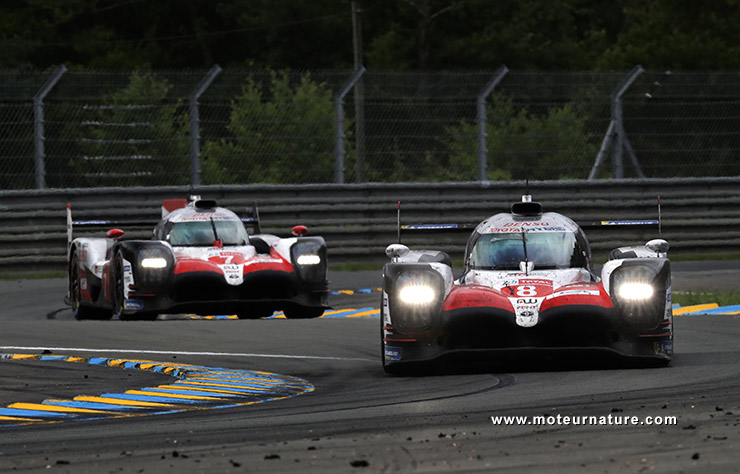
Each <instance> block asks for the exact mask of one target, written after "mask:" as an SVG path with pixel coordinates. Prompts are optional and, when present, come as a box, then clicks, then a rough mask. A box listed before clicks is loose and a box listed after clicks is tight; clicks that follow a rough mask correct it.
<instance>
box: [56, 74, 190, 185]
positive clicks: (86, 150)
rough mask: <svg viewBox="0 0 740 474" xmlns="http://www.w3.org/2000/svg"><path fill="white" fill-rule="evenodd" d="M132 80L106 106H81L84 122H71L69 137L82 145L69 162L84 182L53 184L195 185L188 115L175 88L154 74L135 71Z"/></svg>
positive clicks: (104, 102) (105, 101)
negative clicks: (171, 96)
mask: <svg viewBox="0 0 740 474" xmlns="http://www.w3.org/2000/svg"><path fill="white" fill-rule="evenodd" d="M129 81H130V82H129V83H128V85H126V86H125V87H124V88H122V89H119V90H116V91H114V92H111V93H109V94H108V95H106V96H105V97H103V98H102V104H101V105H97V106H88V107H80V109H79V110H80V111H81V112H83V113H84V115H83V116H81V117H80V119H81V120H80V121H79V122H72V121H69V122H68V126H69V127H71V128H70V129H69V130H68V131H67V133H66V134H65V135H67V136H75V137H76V140H75V141H76V144H77V147H78V150H77V153H73V154H72V158H71V159H70V161H69V171H70V176H69V179H76V180H80V182H78V183H74V182H70V181H69V179H68V180H67V182H66V183H50V184H51V185H58V186H60V185H62V184H64V185H67V186H71V185H75V186H95V185H100V184H101V183H103V184H110V183H114V184H118V185H129V186H133V185H140V186H141V185H144V186H147V185H148V186H151V185H156V184H160V183H162V181H163V179H166V180H167V181H168V183H169V184H186V183H188V182H189V179H190V162H189V160H188V147H189V141H188V138H187V132H188V131H187V117H186V116H185V114H184V112H183V109H182V107H181V106H180V104H178V103H177V102H175V103H171V102H170V101H169V100H168V95H169V92H170V89H171V87H172V86H171V85H170V84H169V83H168V81H167V80H165V79H163V78H161V77H157V76H155V75H154V74H151V73H142V72H134V73H132V74H131V76H130V79H129ZM78 124H79V125H78ZM162 157H166V158H167V159H166V160H163V159H161V158H162Z"/></svg>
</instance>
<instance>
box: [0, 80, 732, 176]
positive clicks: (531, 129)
mask: <svg viewBox="0 0 740 474" xmlns="http://www.w3.org/2000/svg"><path fill="white" fill-rule="evenodd" d="M739 130H740V73H736V72H712V73H710V72H707V73H685V72H670V71H659V72H655V71H645V70H643V69H642V68H641V67H639V66H638V67H636V68H635V69H633V70H632V71H617V72H526V71H510V70H509V69H508V68H506V67H505V66H502V67H501V68H499V69H498V70H495V71H468V72H449V71H448V72H401V71H365V70H364V68H361V69H360V70H358V71H343V72H342V71H340V72H338V71H265V70H245V69H229V70H222V69H221V68H220V67H218V66H214V67H213V68H211V69H210V70H188V71H162V70H151V71H84V70H75V71H71V70H67V69H66V68H65V67H64V66H60V67H57V68H54V69H51V70H48V71H7V70H6V71H2V70H0V163H2V166H1V167H0V189H44V188H72V187H74V188H85V187H107V186H162V185H194V186H198V185H217V184H257V183H268V184H301V183H340V184H342V183H366V182H452V181H454V182H460V181H478V182H487V181H507V180H521V179H525V178H529V179H532V180H537V179H586V178H588V179H600V178H617V179H619V178H630V177H638V178H643V177H647V178H667V177H701V176H707V177H709V176H712V177H721V176H740V160H738V159H737V155H738V154H739V153H740V131H739Z"/></svg>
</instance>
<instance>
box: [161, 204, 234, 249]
mask: <svg viewBox="0 0 740 474" xmlns="http://www.w3.org/2000/svg"><path fill="white" fill-rule="evenodd" d="M154 239H156V240H166V241H168V242H169V243H170V245H172V246H173V247H184V246H192V247H195V246H210V245H213V243H214V242H216V241H219V240H220V241H222V242H223V245H248V244H249V234H248V233H247V229H246V228H245V227H244V223H243V222H242V221H241V219H239V217H238V216H237V215H236V214H234V213H233V212H231V211H230V210H228V209H224V208H220V207H212V208H208V209H201V208H198V207H197V206H187V207H184V208H181V209H177V210H175V211H172V212H171V213H170V214H168V215H167V216H166V218H165V219H162V220H161V221H160V222H159V224H157V226H156V227H155V228H154Z"/></svg>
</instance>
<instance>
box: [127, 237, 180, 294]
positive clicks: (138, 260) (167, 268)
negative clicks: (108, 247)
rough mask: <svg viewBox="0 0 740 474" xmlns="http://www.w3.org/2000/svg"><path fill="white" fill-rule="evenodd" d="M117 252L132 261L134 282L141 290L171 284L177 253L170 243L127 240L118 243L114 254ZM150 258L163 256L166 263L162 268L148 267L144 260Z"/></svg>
mask: <svg viewBox="0 0 740 474" xmlns="http://www.w3.org/2000/svg"><path fill="white" fill-rule="evenodd" d="M117 252H120V253H121V255H122V257H123V259H124V260H126V261H128V262H129V263H130V265H131V269H130V271H131V273H132V276H133V282H134V284H135V285H136V287H137V288H138V289H139V291H141V290H144V291H146V290H147V289H156V288H161V287H165V286H167V285H169V284H170V282H171V279H172V274H173V270H174V268H175V254H174V252H173V251H172V247H171V246H170V245H169V244H168V243H166V242H162V241H157V240H126V241H122V242H118V243H117V244H116V246H115V248H114V249H113V255H114V256H115V255H116V253H117ZM148 258H162V259H164V262H165V265H164V266H163V267H161V268H147V267H145V266H144V265H142V262H143V261H144V259H148ZM124 271H126V269H125V268H124Z"/></svg>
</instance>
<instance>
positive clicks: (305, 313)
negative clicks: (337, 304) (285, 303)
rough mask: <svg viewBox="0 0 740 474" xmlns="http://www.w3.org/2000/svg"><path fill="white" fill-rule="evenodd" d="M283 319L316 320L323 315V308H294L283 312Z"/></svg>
mask: <svg viewBox="0 0 740 474" xmlns="http://www.w3.org/2000/svg"><path fill="white" fill-rule="evenodd" d="M283 313H284V314H285V317H286V318H288V319H311V318H318V317H320V316H321V315H322V314H324V308H321V307H319V308H315V307H311V306H296V307H293V308H286V309H284V310H283Z"/></svg>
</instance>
